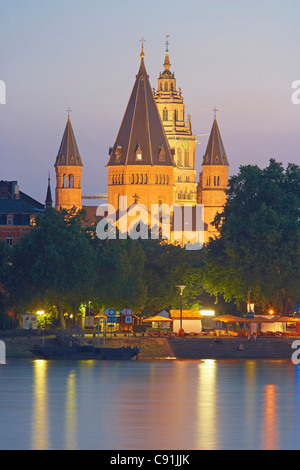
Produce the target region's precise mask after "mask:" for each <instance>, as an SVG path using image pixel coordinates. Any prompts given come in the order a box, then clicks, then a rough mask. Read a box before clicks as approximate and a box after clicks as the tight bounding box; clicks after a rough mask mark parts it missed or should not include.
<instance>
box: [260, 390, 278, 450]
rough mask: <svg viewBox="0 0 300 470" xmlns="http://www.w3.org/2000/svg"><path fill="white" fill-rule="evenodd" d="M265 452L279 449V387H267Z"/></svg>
mask: <svg viewBox="0 0 300 470" xmlns="http://www.w3.org/2000/svg"><path fill="white" fill-rule="evenodd" d="M262 438H263V442H262V445H263V450H276V449H277V448H278V435H277V387H276V385H271V384H268V385H265V387H264V406H263V431H262Z"/></svg>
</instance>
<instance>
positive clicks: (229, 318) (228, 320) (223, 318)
mask: <svg viewBox="0 0 300 470" xmlns="http://www.w3.org/2000/svg"><path fill="white" fill-rule="evenodd" d="M213 320H214V321H223V322H224V323H245V322H247V320H244V318H242V317H237V316H234V315H221V316H220V317H216V318H213Z"/></svg>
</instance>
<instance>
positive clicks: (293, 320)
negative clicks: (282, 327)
mask: <svg viewBox="0 0 300 470" xmlns="http://www.w3.org/2000/svg"><path fill="white" fill-rule="evenodd" d="M276 321H277V322H278V323H297V322H300V318H294V317H279V318H277V319H276Z"/></svg>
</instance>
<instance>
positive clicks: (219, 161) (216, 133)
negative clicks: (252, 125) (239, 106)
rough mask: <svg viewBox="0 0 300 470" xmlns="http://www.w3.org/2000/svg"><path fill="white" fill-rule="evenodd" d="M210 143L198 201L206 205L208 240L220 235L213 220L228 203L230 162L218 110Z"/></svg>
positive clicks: (205, 156) (203, 166)
mask: <svg viewBox="0 0 300 470" xmlns="http://www.w3.org/2000/svg"><path fill="white" fill-rule="evenodd" d="M213 111H214V113H215V115H214V121H213V125H212V129H211V132H210V136H209V139H208V144H207V147H206V151H205V154H204V156H203V162H202V172H201V174H200V176H199V183H198V187H197V202H198V204H203V205H204V226H205V232H206V240H205V242H207V241H208V238H209V237H214V236H218V231H217V230H216V228H215V227H214V226H213V225H212V222H213V220H214V218H215V216H216V214H217V213H218V212H222V211H223V207H224V205H225V203H226V199H227V196H226V190H227V187H228V168H229V163H228V159H227V155H226V152H225V148H224V145H223V141H222V137H221V133H220V130H219V126H218V122H217V117H216V112H217V109H216V108H215V109H214V110H213Z"/></svg>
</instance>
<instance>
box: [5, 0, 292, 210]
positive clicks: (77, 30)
mask: <svg viewBox="0 0 300 470" xmlns="http://www.w3.org/2000/svg"><path fill="white" fill-rule="evenodd" d="M299 24H300V0H280V1H278V0H251V1H248V0H242V1H240V0H197V1H195V0H188V1H186V2H183V1H178V0H172V1H170V0H160V1H158V0H152V1H143V0H139V1H136V0H126V1H125V0H51V1H50V0H42V1H41V0H13V1H11V0H0V80H3V81H4V82H5V83H6V104H5V105H2V104H0V179H4V180H17V181H18V182H19V185H20V189H21V190H22V191H24V192H25V193H27V194H29V195H30V196H32V197H34V198H36V199H38V200H39V201H40V202H44V200H45V196H46V187H47V178H48V171H50V173H51V181H52V194H53V196H54V189H55V172H54V167H53V165H54V162H55V158H56V155H57V152H58V149H59V145H60V142H61V138H62V135H63V132H64V128H65V124H66V120H67V113H66V109H67V108H68V107H70V108H71V109H72V113H71V121H72V125H73V129H74V132H75V136H76V139H77V143H78V147H79V150H80V153H81V157H82V160H83V164H84V168H83V176H82V189H83V193H87V194H89V193H99V192H107V170H106V168H105V165H106V163H107V161H108V149H109V146H112V145H113V144H114V141H115V139H116V136H117V132H118V130H119V126H120V124H121V120H122V118H123V114H124V112H125V108H126V106H127V102H128V100H129V97H130V93H131V90H132V87H133V84H134V81H135V76H136V74H137V72H138V69H139V65H140V56H139V54H140V48H141V43H140V39H141V38H142V37H144V38H145V39H146V42H145V45H144V51H145V54H146V57H145V65H146V68H147V72H148V74H149V78H150V82H151V85H152V87H155V88H157V78H158V75H159V72H160V71H163V62H164V53H165V41H166V35H167V34H168V35H170V38H169V42H170V46H169V53H170V60H171V71H172V72H175V77H176V80H177V89H178V88H179V87H181V90H182V95H183V99H184V103H185V111H186V116H187V114H190V115H191V118H192V130H193V133H194V134H196V135H198V140H199V141H200V144H198V145H197V150H196V161H197V165H196V168H197V170H198V171H199V170H200V168H201V163H202V157H203V154H204V152H205V148H206V144H207V140H208V136H206V135H203V134H208V133H209V132H210V129H211V126H212V122H213V112H212V109H213V108H214V107H215V106H216V107H217V108H218V109H219V112H218V113H217V119H218V123H219V127H220V131H221V135H222V138H223V142H224V146H225V149H226V152H227V156H228V159H229V163H230V169H229V172H230V175H232V174H235V173H237V172H238V169H239V166H240V165H246V164H249V163H251V164H258V165H259V166H260V167H264V166H266V165H268V161H269V159H270V158H275V159H276V160H278V161H281V162H282V163H283V164H284V165H286V164H287V163H289V162H293V163H296V164H300V158H299V148H300V132H299V123H300V119H299V115H300V105H294V104H293V103H292V101H291V95H292V92H293V90H292V88H291V84H292V82H293V81H294V80H300V61H299V45H300V28H299ZM197 179H198V175H197Z"/></svg>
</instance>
